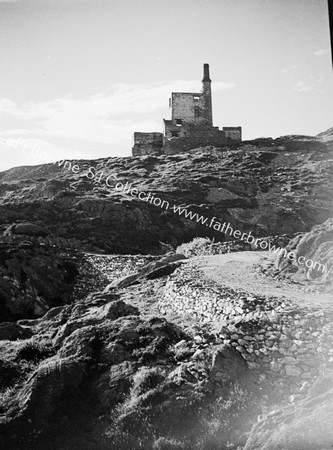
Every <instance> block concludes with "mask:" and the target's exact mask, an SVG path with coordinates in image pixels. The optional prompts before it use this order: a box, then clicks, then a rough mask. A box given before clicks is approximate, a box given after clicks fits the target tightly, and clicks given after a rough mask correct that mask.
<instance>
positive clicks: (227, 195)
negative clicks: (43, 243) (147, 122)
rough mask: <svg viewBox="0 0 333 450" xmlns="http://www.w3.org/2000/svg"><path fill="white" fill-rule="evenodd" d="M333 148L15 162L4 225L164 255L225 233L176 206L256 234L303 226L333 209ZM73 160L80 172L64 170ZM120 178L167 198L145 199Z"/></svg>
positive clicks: (313, 142)
mask: <svg viewBox="0 0 333 450" xmlns="http://www.w3.org/2000/svg"><path fill="white" fill-rule="evenodd" d="M332 155H333V144H332V141H330V140H326V141H325V142H323V138H320V137H306V136H286V137H281V138H278V139H275V140H272V139H258V140H254V141H246V142H243V143H240V144H237V145H233V146H231V147H223V148H214V147H206V148H200V149H194V150H192V151H190V152H188V153H183V154H177V155H170V156H156V157H155V156H143V157H131V158H102V159H97V160H89V161H88V160H81V161H71V162H70V163H67V164H66V163H64V162H63V164H62V165H59V164H61V162H59V164H46V165H40V166H31V167H30V166H29V167H17V168H13V169H10V170H7V171H5V172H2V173H0V215H1V224H0V231H2V232H5V231H6V230H8V228H9V227H10V226H11V225H13V224H14V225H15V224H16V225H19V224H21V223H22V222H30V223H32V225H34V226H35V227H37V228H35V231H31V232H30V233H29V232H28V233H27V235H29V234H30V235H35V236H36V235H39V236H44V237H45V236H48V237H49V238H50V239H51V238H52V239H56V240H57V239H63V240H64V241H63V242H65V241H66V245H71V246H73V247H75V248H79V249H83V250H86V251H97V252H107V253H124V254H126V253H163V245H162V244H161V243H164V244H167V245H171V246H172V247H174V248H175V247H176V246H177V245H179V244H181V243H182V242H186V241H190V240H191V239H192V238H194V237H196V236H203V237H206V236H207V237H210V238H214V239H215V240H216V241H221V240H224V239H225V237H224V235H223V233H219V232H217V231H215V230H214V229H213V228H211V227H208V226H203V225H201V224H200V223H197V221H196V220H190V219H185V218H184V215H182V216H180V214H179V213H175V212H174V211H173V206H174V205H176V206H182V207H186V208H187V210H188V211H191V212H192V213H193V214H195V213H198V215H199V216H204V217H207V218H209V219H211V218H213V217H215V218H216V220H218V221H219V222H221V223H222V222H224V221H225V222H229V223H230V225H231V226H232V227H233V229H237V230H240V231H241V232H249V231H251V233H252V234H253V235H257V236H269V235H278V234H292V233H296V232H303V231H309V230H310V229H311V227H312V226H313V225H316V224H319V223H322V222H324V221H325V220H326V219H328V218H329V217H330V215H331V212H332V209H333V199H332V196H331V195H330V192H331V191H332V184H333V180H332V173H333V159H332ZM74 166H76V167H77V169H76V170H75V171H76V173H74V172H73V170H68V169H69V168H73V167H74ZM106 180H108V183H109V185H107V184H106ZM117 183H122V184H123V186H130V187H132V188H136V189H137V191H138V192H142V193H147V194H148V193H149V192H151V193H152V194H153V195H154V198H157V199H160V201H161V202H164V203H163V205H167V204H168V205H170V206H169V208H168V209H167V208H166V207H160V206H155V205H153V204H151V203H149V202H147V201H142V200H140V199H139V198H137V196H131V195H130V194H126V193H125V192H124V191H120V190H117V189H115V187H114V186H115V185H116V184H117ZM126 183H127V184H126ZM109 186H113V187H109ZM118 186H121V184H118ZM37 229H39V230H40V231H39V232H37V231H36V230H37ZM15 230H16V231H15ZM21 230H22V229H21ZM15 232H16V233H19V234H21V235H24V232H22V231H19V228H17V227H16V228H15V227H12V228H9V230H8V232H7V235H10V234H15ZM226 238H227V239H228V238H229V237H228V236H227V235H226Z"/></svg>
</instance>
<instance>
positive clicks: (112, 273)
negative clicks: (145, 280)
mask: <svg viewBox="0 0 333 450" xmlns="http://www.w3.org/2000/svg"><path fill="white" fill-rule="evenodd" d="M156 259H158V257H156V256H150V255H148V256H145V255H95V254H90V253H85V254H83V257H82V258H81V260H80V263H79V266H78V272H79V273H78V275H77V277H76V283H75V286H74V290H73V299H75V300H77V299H82V298H84V297H85V296H87V295H88V294H90V293H91V292H97V291H100V290H103V289H104V288H105V287H106V286H107V285H108V284H110V283H111V282H112V281H114V280H117V279H118V278H122V277H124V276H126V275H129V274H131V273H134V272H137V271H138V270H139V269H140V268H141V267H143V266H145V265H146V264H148V263H150V262H152V261H155V260H156Z"/></svg>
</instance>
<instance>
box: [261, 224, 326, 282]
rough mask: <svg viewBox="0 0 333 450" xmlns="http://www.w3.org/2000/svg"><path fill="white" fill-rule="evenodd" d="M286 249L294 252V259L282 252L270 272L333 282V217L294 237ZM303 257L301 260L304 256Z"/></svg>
mask: <svg viewBox="0 0 333 450" xmlns="http://www.w3.org/2000/svg"><path fill="white" fill-rule="evenodd" d="M286 252H287V253H289V252H293V253H294V254H295V258H294V259H293V260H291V259H289V258H286V255H285V254H284V253H281V254H280V256H279V258H278V259H277V261H276V263H275V264H274V266H273V267H271V268H266V272H268V273H269V274H272V275H274V276H282V277H288V278H289V279H291V280H294V281H299V280H303V279H306V280H310V281H314V282H316V283H317V284H318V283H321V284H326V285H332V284H333V219H332V218H331V219H328V220H327V221H326V222H324V223H323V224H320V225H316V226H315V227H313V228H312V230H311V231H310V232H308V233H305V234H304V235H299V236H297V237H295V238H294V239H292V240H291V241H290V243H289V244H288V245H287V246H286ZM300 258H301V259H300Z"/></svg>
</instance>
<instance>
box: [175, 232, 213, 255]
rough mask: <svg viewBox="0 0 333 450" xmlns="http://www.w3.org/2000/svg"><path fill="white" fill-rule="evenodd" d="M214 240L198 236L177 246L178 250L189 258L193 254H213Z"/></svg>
mask: <svg viewBox="0 0 333 450" xmlns="http://www.w3.org/2000/svg"><path fill="white" fill-rule="evenodd" d="M212 245H213V242H212V241H211V240H210V239H209V238H202V237H197V238H194V239H193V241H191V242H187V243H186V244H182V245H180V246H179V247H177V250H176V252H177V253H181V254H182V255H184V256H186V257H187V258H189V257H191V256H203V255H213V254H214V253H213V250H212Z"/></svg>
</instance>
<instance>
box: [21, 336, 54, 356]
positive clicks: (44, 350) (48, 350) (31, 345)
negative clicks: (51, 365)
mask: <svg viewBox="0 0 333 450" xmlns="http://www.w3.org/2000/svg"><path fill="white" fill-rule="evenodd" d="M54 354H55V351H54V349H53V348H52V347H51V345H50V344H49V343H46V342H43V341H37V340H36V339H31V340H30V341H28V342H27V343H25V344H24V345H23V346H22V347H21V348H20V349H19V351H18V352H17V356H16V358H17V359H18V360H20V359H24V360H26V361H41V360H43V359H46V358H49V357H51V356H53V355H54Z"/></svg>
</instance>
